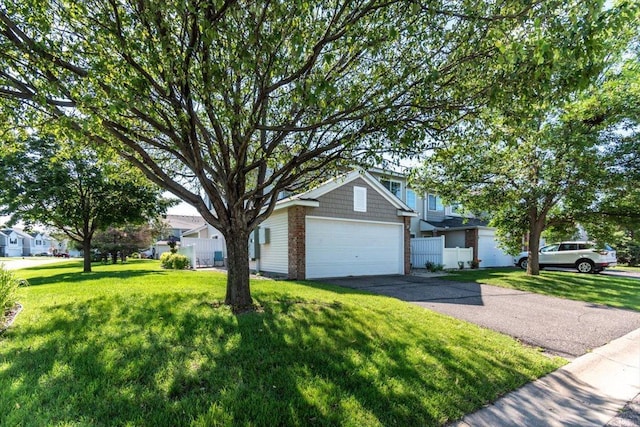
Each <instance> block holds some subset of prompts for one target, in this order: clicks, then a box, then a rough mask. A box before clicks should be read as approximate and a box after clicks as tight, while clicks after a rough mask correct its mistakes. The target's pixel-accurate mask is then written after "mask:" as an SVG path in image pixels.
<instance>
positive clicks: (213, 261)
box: [180, 237, 227, 268]
mask: <svg viewBox="0 0 640 427" xmlns="http://www.w3.org/2000/svg"><path fill="white" fill-rule="evenodd" d="M180 242H181V246H193V247H194V251H195V257H194V265H193V267H194V268H198V267H211V266H214V265H222V264H223V263H224V258H225V257H226V256H227V251H226V249H227V248H226V245H225V242H224V239H198V238H194V237H183V238H182V239H181V240H180ZM216 253H217V256H216Z"/></svg>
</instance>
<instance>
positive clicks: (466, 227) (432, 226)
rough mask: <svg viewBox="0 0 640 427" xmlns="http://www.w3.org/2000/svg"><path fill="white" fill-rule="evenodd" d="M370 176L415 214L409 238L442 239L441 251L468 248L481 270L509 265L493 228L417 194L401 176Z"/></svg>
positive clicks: (436, 198)
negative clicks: (443, 240) (477, 260)
mask: <svg viewBox="0 0 640 427" xmlns="http://www.w3.org/2000/svg"><path fill="white" fill-rule="evenodd" d="M370 172H371V174H372V175H373V176H375V177H376V178H377V179H378V180H379V181H380V183H381V184H382V185H383V186H384V187H385V188H387V189H388V190H389V191H390V192H391V193H393V194H394V195H395V196H396V197H398V198H399V199H400V200H402V201H403V202H405V203H406V204H407V206H409V207H410V208H411V209H413V210H415V211H417V212H418V216H417V217H415V218H412V220H411V227H410V234H411V237H436V236H444V237H445V248H456V247H460V248H472V249H473V257H474V259H479V260H481V263H480V266H481V267H499V266H511V265H512V264H513V258H512V257H511V256H510V255H508V254H506V253H504V252H503V251H502V250H501V249H500V248H499V247H498V242H497V240H496V235H495V228H492V227H489V226H488V225H487V224H488V223H487V222H486V221H483V220H480V219H478V218H474V217H473V216H472V215H463V214H462V213H461V212H460V208H459V206H458V205H449V206H445V205H444V204H443V202H442V198H441V197H440V196H439V195H437V194H434V193H430V192H427V193H426V194H421V193H419V192H417V191H415V190H413V189H411V188H410V187H409V186H408V185H407V179H406V176H405V175H404V174H402V173H398V172H393V171H387V170H383V169H372V170H371V171H370Z"/></svg>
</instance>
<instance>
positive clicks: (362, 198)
mask: <svg viewBox="0 0 640 427" xmlns="http://www.w3.org/2000/svg"><path fill="white" fill-rule="evenodd" d="M353 210H354V211H355V212H366V211H367V189H366V188H365V187H355V186H354V187H353Z"/></svg>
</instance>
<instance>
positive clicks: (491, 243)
mask: <svg viewBox="0 0 640 427" xmlns="http://www.w3.org/2000/svg"><path fill="white" fill-rule="evenodd" d="M478 258H480V260H482V262H481V263H480V267H507V266H512V265H513V257H512V256H511V255H509V254H506V253H504V252H503V251H502V249H500V248H499V247H498V242H497V241H496V238H495V232H493V231H492V230H480V233H479V236H478Z"/></svg>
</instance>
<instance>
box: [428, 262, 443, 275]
mask: <svg viewBox="0 0 640 427" xmlns="http://www.w3.org/2000/svg"><path fill="white" fill-rule="evenodd" d="M424 266H425V268H426V269H427V270H429V271H430V272H432V273H435V272H436V271H442V270H444V265H442V264H436V263H435V262H431V261H427V262H426V264H425V265H424Z"/></svg>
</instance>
